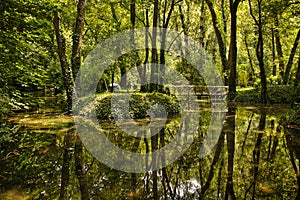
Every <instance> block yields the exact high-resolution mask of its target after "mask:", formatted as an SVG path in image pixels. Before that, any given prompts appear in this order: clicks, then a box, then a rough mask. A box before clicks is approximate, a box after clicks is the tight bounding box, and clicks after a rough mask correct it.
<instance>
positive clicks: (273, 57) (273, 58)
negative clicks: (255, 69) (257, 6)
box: [272, 27, 277, 76]
mask: <svg viewBox="0 0 300 200" xmlns="http://www.w3.org/2000/svg"><path fill="white" fill-rule="evenodd" d="M275 60H276V54H275V34H274V28H273V27H272V61H273V67H272V75H273V76H276V75H277V71H276V63H275Z"/></svg>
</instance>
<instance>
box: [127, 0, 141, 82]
mask: <svg viewBox="0 0 300 200" xmlns="http://www.w3.org/2000/svg"><path fill="white" fill-rule="evenodd" d="M135 20H136V9H135V0H131V2H130V21H131V28H132V30H131V35H130V40H131V42H130V43H131V44H132V46H133V49H135V48H136V44H135V35H134V34H135ZM133 60H134V62H135V66H136V69H137V71H138V73H139V76H140V79H141V80H142V79H143V67H142V66H141V59H140V56H139V53H138V51H136V50H134V52H133Z"/></svg>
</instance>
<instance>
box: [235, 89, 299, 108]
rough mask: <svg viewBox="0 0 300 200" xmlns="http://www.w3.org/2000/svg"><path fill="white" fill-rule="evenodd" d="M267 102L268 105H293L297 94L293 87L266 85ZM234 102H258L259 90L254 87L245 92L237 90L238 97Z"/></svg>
mask: <svg viewBox="0 0 300 200" xmlns="http://www.w3.org/2000/svg"><path fill="white" fill-rule="evenodd" d="M267 91H268V92H267V93H268V102H269V103H283V104H290V103H293V102H294V101H295V100H296V98H297V92H296V90H295V89H294V87H293V86H288V85H268V86H267ZM234 101H236V102H249V103H259V102H260V88H258V87H254V88H251V89H246V90H238V95H237V97H236V98H235V100H234Z"/></svg>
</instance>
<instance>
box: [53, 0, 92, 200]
mask: <svg viewBox="0 0 300 200" xmlns="http://www.w3.org/2000/svg"><path fill="white" fill-rule="evenodd" d="M58 3H59V1H58ZM85 5H86V0H79V1H78V4H77V17H76V24H75V27H74V32H73V46H72V57H71V66H72V70H71V68H70V67H69V65H68V63H67V58H66V45H65V39H64V37H63V34H62V28H61V17H60V13H59V12H58V11H57V10H56V11H54V21H53V23H54V28H55V33H56V41H57V44H58V55H59V59H60V64H61V68H62V73H63V79H64V84H65V87H66V93H67V103H68V110H69V112H70V113H71V110H72V95H73V93H74V94H75V91H74V88H73V87H74V80H75V78H76V75H77V73H78V71H79V68H80V65H81V43H82V35H83V29H84V12H85ZM72 71H73V73H72ZM75 95H76V94H75ZM72 133H73V132H72ZM72 133H67V135H66V136H65V141H64V142H65V150H64V155H63V162H64V163H63V168H62V176H61V192H60V197H59V199H60V200H64V199H66V195H65V194H66V190H67V186H68V183H69V174H70V172H69V170H70V169H69V168H70V160H71V154H70V152H69V149H71V143H72V142H71V134H72ZM74 156H75V168H76V175H77V177H78V180H79V184H80V191H81V198H82V199H84V200H85V199H89V197H88V192H87V180H86V176H85V172H84V165H83V161H82V143H81V141H80V139H79V138H77V139H76V143H75V150H74Z"/></svg>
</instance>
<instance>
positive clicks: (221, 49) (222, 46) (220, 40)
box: [205, 0, 228, 85]
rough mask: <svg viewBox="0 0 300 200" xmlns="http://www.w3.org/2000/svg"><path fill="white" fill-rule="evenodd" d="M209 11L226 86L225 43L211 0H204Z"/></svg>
mask: <svg viewBox="0 0 300 200" xmlns="http://www.w3.org/2000/svg"><path fill="white" fill-rule="evenodd" d="M205 2H206V4H207V6H208V8H209V10H210V13H211V17H212V23H213V27H214V30H215V34H216V37H217V41H218V46H219V53H220V57H221V62H222V67H223V69H222V72H223V75H224V82H225V85H228V81H227V80H228V78H227V76H228V63H227V62H228V61H227V57H226V46H225V43H224V39H223V37H222V33H221V31H220V29H219V27H218V24H219V22H218V18H217V14H216V11H215V10H214V6H213V3H212V1H211V0H205Z"/></svg>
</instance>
